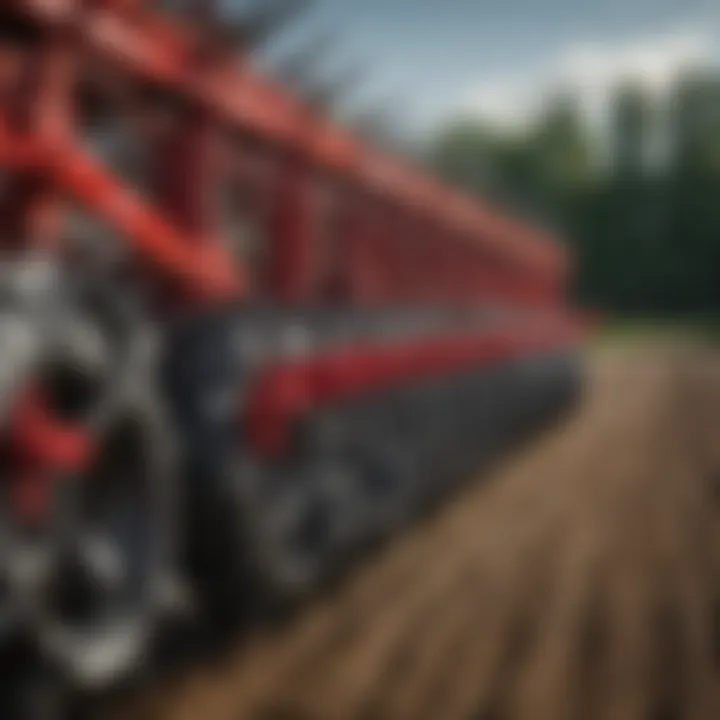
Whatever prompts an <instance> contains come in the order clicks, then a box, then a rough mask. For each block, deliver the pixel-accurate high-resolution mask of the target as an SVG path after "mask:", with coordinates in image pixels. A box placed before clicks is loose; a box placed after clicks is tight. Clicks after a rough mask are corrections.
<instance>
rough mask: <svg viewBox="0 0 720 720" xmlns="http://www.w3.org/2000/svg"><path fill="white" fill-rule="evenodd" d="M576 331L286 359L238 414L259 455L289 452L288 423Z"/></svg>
mask: <svg viewBox="0 0 720 720" xmlns="http://www.w3.org/2000/svg"><path fill="white" fill-rule="evenodd" d="M584 331H585V328H584V325H583V323H582V322H581V321H580V320H577V319H571V318H556V319H552V320H545V321H534V322H532V323H528V322H524V323H521V324H518V325H517V326H516V327H511V328H501V329H491V330H486V331H484V332H482V333H477V334H473V335H458V336H453V337H447V336H445V337H440V338H431V339H422V340H417V341H412V342H407V343H403V344H397V345H390V346H384V347H377V346H370V345H362V346H356V347H351V348H343V349H342V350H337V351H333V352H330V353H327V354H325V355H322V356H317V357H309V358H302V359H298V360H290V361H288V362H285V363H282V364H280V365H278V366H275V367H271V368H269V369H268V370H267V371H265V373H264V374H262V375H261V376H260V377H259V378H258V381H257V383H256V385H255V386H254V390H253V392H252V395H251V398H250V400H249V403H248V406H247V410H246V414H245V416H244V433H246V437H247V439H248V442H249V444H250V447H251V448H252V450H253V451H254V452H256V453H258V454H259V455H262V456H269V457H273V456H277V455H281V454H282V453H284V452H286V451H287V449H288V447H289V443H290V439H291V434H292V428H293V425H294V423H295V422H296V421H297V420H298V419H299V418H301V417H302V416H303V415H304V414H306V413H307V412H309V411H311V410H314V409H316V408H319V407H322V406H327V405H331V404H334V403H339V402H342V401H345V400H348V399H351V398H353V397H356V396H360V395H367V394H370V393H373V392H379V391H382V390H384V389H387V388H388V387H393V386H398V385H403V384H406V383H410V382H412V381H414V380H419V379H423V378H429V377H437V376H442V375H445V374H448V373H452V372H456V371H458V370H460V369H463V368H476V367H484V366H490V365H493V364H495V363H498V362H501V361H507V360H509V359H511V358H514V357H519V356H527V355H532V354H533V353H539V352H543V351H547V350H551V349H554V348H561V347H568V346H571V345H572V344H574V343H577V342H579V341H580V339H581V337H582V336H583V334H584Z"/></svg>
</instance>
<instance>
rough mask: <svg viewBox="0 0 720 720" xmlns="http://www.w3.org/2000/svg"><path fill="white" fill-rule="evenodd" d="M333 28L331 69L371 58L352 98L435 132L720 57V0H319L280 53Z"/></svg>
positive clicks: (654, 83)
mask: <svg viewBox="0 0 720 720" xmlns="http://www.w3.org/2000/svg"><path fill="white" fill-rule="evenodd" d="M326 31H330V32H331V33H334V32H337V34H338V43H337V49H335V50H333V51H332V52H331V53H329V54H328V58H327V61H326V66H327V68H328V69H329V74H332V72H333V71H334V70H335V68H337V69H338V71H341V70H342V68H344V67H347V66H351V65H353V64H355V63H359V64H360V65H361V66H364V67H365V68H366V76H365V80H364V81H363V84H362V87H361V88H358V89H356V90H355V91H354V92H353V93H352V96H353V97H352V99H351V100H348V102H349V103H350V105H351V106H352V105H358V106H362V105H366V106H370V107H372V106H373V105H374V104H376V103H377V104H379V105H383V104H384V105H389V106H390V110H391V112H393V113H395V114H397V116H398V118H399V119H400V120H401V122H402V123H403V124H404V125H406V126H407V127H411V128H415V129H420V130H423V131H424V130H427V129H432V128H434V127H436V126H437V125H438V124H440V123H442V122H443V121H444V120H445V119H447V118H449V117H453V116H457V115H458V114H460V113H471V114H477V115H480V116H483V117H488V118H490V119H492V120H495V121H499V122H502V123H516V122H518V121H521V120H522V118H523V117H526V116H527V115H528V114H529V113H532V112H533V111H534V110H535V108H536V107H537V105H538V103H539V102H540V101H541V99H542V97H544V96H546V95H547V94H548V93H550V92H552V91H553V90H555V89H557V88H560V87H570V88H572V89H574V90H576V91H577V92H578V93H579V94H580V96H581V98H582V99H583V101H584V102H585V103H586V104H587V105H588V106H592V105H593V104H595V105H597V104H599V103H602V100H603V97H604V94H605V92H606V91H607V88H608V87H610V86H612V85H613V84H614V83H616V82H617V81H618V80H619V79H621V78H623V77H625V76H628V75H629V76H632V77H635V78H639V79H640V80H641V81H643V82H645V83H646V84H648V85H649V86H650V87H651V88H652V89H654V90H656V91H658V92H662V89H663V88H664V87H666V86H667V84H668V83H669V82H670V80H671V79H672V77H673V76H675V75H676V74H677V72H678V71H679V70H681V69H682V68H684V67H686V66H687V65H692V64H697V63H706V62H718V61H720V0H317V2H316V7H315V9H314V11H313V12H312V13H309V14H308V15H307V16H306V19H305V20H304V21H303V22H300V23H298V24H297V25H295V26H294V27H293V28H292V29H291V30H290V31H289V32H287V33H286V35H285V36H284V37H283V38H282V39H281V41H280V43H279V44H278V45H277V47H275V48H274V53H276V54H277V55H282V54H283V52H285V51H289V50H290V49H292V48H293V47H297V45H299V44H300V45H301V44H303V43H307V42H308V41H310V42H312V40H313V39H314V38H316V37H319V36H321V35H323V34H324V33H325V32H326Z"/></svg>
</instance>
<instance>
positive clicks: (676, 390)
mask: <svg viewBox="0 0 720 720" xmlns="http://www.w3.org/2000/svg"><path fill="white" fill-rule="evenodd" d="M590 363H591V379H590V382H589V385H588V389H587V392H586V397H585V399H584V402H583V407H582V409H581V410H580V412H578V413H577V415H576V416H575V417H574V418H573V419H572V420H569V421H567V422H565V423H564V424H563V426H562V427H561V428H559V429H556V430H555V431H552V432H549V433H547V434H546V435H544V436H543V437H541V438H539V439H537V440H536V441H534V442H532V443H531V444H530V445H529V446H528V447H526V448H525V449H524V450H522V451H521V452H519V453H518V454H517V455H516V456H515V457H513V458H511V459H510V460H509V461H507V462H505V463H503V465H502V466H501V467H499V468H497V469H496V470H495V471H493V472H492V473H490V476H489V477H484V478H482V479H481V480H479V481H478V482H476V483H472V484H470V485H469V486H468V487H467V488H466V489H464V490H463V491H462V492H460V493H459V494H458V495H457V496H456V497H454V498H453V499H452V500H451V501H450V502H448V503H447V505H446V506H444V507H443V508H442V509H441V510H440V511H439V512H438V513H437V514H436V515H434V516H433V517H431V518H428V519H425V520H424V521H422V522H418V523H417V524H416V525H415V526H414V527H413V528H412V529H410V530H409V531H406V532H405V533H403V534H402V535H401V536H399V537H397V538H395V539H394V540H393V541H392V542H391V543H390V544H389V545H388V547H387V548H386V549H384V550H382V551H380V552H378V553H377V554H376V555H375V556H374V557H373V558H371V559H370V560H368V561H367V562H365V563H363V564H362V566H361V567H359V568H357V569H356V570H355V571H354V572H353V573H351V575H350V576H349V577H348V578H347V579H346V580H345V581H343V582H342V583H341V584H340V585H339V586H338V587H337V588H335V589H334V590H332V591H328V592H326V593H324V594H323V595H321V596H320V597H318V598H317V599H316V600H315V601H314V602H312V603H310V604H308V606H307V607H306V608H305V609H304V610H303V611H301V612H300V613H299V614H298V616H297V617H295V618H294V619H293V620H292V621H290V622H288V623H285V624H284V625H283V626H282V627H279V628H277V629H275V630H264V631H262V632H260V631H259V632H258V633H257V634H256V636H255V637H251V638H250V639H247V640H245V641H244V642H243V643H242V644H241V646H240V647H239V648H238V649H237V651H236V652H235V653H234V654H233V655H232V657H229V658H226V659H225V660H224V661H223V662H222V663H220V664H216V665H215V666H213V667H204V668H202V669H198V670H195V671H193V672H192V673H190V674H189V675H187V676H185V677H183V678H180V679H177V680H174V681H172V682H169V683H166V684H165V686H164V687H162V688H159V689H157V690H155V691H153V692H152V693H151V695H150V696H146V697H141V698H139V699H135V700H133V701H132V702H131V703H130V707H128V708H126V709H125V711H124V713H123V715H124V716H125V717H132V718H137V719H138V720H245V719H247V720H383V719H388V720H396V719H397V720H461V719H465V718H467V719H468V720H512V719H527V720H569V719H571V718H572V719H574V718H577V719H579V720H580V719H582V720H596V719H597V720H601V719H605V718H608V719H610V718H612V720H625V719H627V720H636V719H637V720H675V719H680V718H683V719H684V718H703V719H705V718H707V719H708V720H710V719H713V718H720V683H719V682H718V679H719V675H718V670H719V665H720V356H718V355H715V354H713V352H711V351H709V350H702V349H690V348H685V349H683V348H680V349H673V348H664V347H653V348H651V349H648V348H638V349H633V350H622V351H615V350H614V351H606V352H603V353H600V354H597V355H596V356H595V357H593V359H592V360H591V361H590Z"/></svg>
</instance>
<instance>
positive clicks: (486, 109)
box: [461, 27, 718, 126]
mask: <svg viewBox="0 0 720 720" xmlns="http://www.w3.org/2000/svg"><path fill="white" fill-rule="evenodd" d="M717 57H718V46H717V45H716V42H715V40H714V37H713V32H712V28H705V27H698V28H687V29H679V30H675V31H673V32H667V33H660V34H656V35H648V36H643V37H638V38H635V39H632V40H624V41H617V42H613V41H607V42H584V43H583V42H581V43H574V44H571V45H569V46H567V47H565V48H563V49H562V50H561V51H560V52H559V53H557V54H556V55H555V56H554V57H552V58H550V59H549V61H548V62H547V63H545V64H544V65H542V66H540V67H538V68H535V69H531V70H529V71H528V72H524V73H513V74H504V75H503V74H501V75H496V76H491V77H488V78H486V79H485V80H483V81H481V82H478V83H477V84H476V85H475V86H474V87H473V88H471V90H470V91H469V92H468V93H467V95H466V97H465V98H464V100H463V101H462V102H461V109H462V110H463V111H466V112H470V113H473V114H477V115H479V116H482V117H485V118H488V119H490V120H493V121H496V122H500V123H503V124H509V125H513V126H518V125H520V126H521V125H522V124H523V123H524V122H525V121H526V120H527V119H529V118H532V117H533V116H534V115H536V114H537V112H538V111H539V110H540V109H541V107H542V105H543V102H544V101H545V100H546V99H547V98H548V96H550V95H552V94H554V93H557V92H561V91H570V92H572V93H574V94H575V95H576V96H577V97H578V98H579V99H580V101H581V103H582V105H583V107H584V108H585V110H586V112H588V113H589V114H590V115H591V116H596V115H597V113H598V112H601V111H602V109H603V107H604V106H606V103H607V100H608V97H609V95H610V93H611V92H612V90H613V89H614V88H615V87H617V86H618V84H620V83H622V82H624V81H627V80H632V81H636V82H639V83H641V84H642V85H644V86H645V87H646V88H647V89H648V91H650V92H653V93H656V94H658V95H661V96H662V94H664V93H666V92H667V90H668V88H669V87H670V86H671V85H672V83H673V81H674V80H675V79H676V78H677V76H678V75H679V74H680V73H682V72H684V71H686V70H687V69H688V68H692V67H697V66H699V65H705V64H707V63H709V62H713V61H715V60H716V59H717Z"/></svg>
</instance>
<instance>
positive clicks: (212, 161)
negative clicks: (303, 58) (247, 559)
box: [0, 0, 579, 464]
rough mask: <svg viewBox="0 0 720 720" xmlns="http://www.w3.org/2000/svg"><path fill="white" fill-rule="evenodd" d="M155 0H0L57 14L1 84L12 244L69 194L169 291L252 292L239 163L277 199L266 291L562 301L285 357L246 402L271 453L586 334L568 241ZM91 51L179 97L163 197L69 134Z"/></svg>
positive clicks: (296, 300) (161, 160)
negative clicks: (376, 134) (420, 333)
mask: <svg viewBox="0 0 720 720" xmlns="http://www.w3.org/2000/svg"><path fill="white" fill-rule="evenodd" d="M143 5H144V3H143V0H94V1H93V2H91V1H89V0H88V1H82V0H4V3H3V7H2V11H3V12H9V11H12V12H14V13H16V14H18V15H19V16H21V17H23V18H26V19H28V20H30V21H32V22H34V23H35V24H38V25H41V26H42V27H43V28H44V31H45V33H44V39H43V42H42V43H41V44H40V46H39V50H37V52H30V53H26V57H25V58H24V63H25V65H24V67H23V71H24V73H25V74H26V77H25V78H24V83H23V86H22V91H23V92H22V93H21V94H20V95H19V96H16V97H9V98H5V97H0V99H1V100H2V102H3V106H2V107H0V166H3V167H7V168H11V169H12V170H13V171H14V184H13V186H12V188H11V192H10V195H9V205H8V206H6V207H5V208H4V209H2V211H1V212H0V219H2V221H3V222H4V223H5V225H4V227H2V237H3V241H4V242H8V240H9V239H15V240H18V241H20V242H27V243H31V244H38V243H40V244H49V243H52V242H53V241H54V240H57V238H58V236H59V235H60V228H59V223H60V219H61V212H60V200H61V197H62V196H65V195H69V196H71V197H72V198H74V199H75V200H77V201H79V202H80V203H81V204H82V205H83V206H84V207H85V208H86V209H87V210H89V211H91V212H94V213H97V214H98V215H100V216H101V217H102V218H103V219H104V220H106V221H108V222H109V223H110V224H111V225H112V226H113V228H114V229H115V230H118V231H120V232H121V233H123V235H124V236H125V238H126V240H127V242H128V243H129V245H130V247H131V249H132V250H133V251H134V256H135V258H136V259H137V260H138V261H139V262H140V263H141V264H142V265H144V266H148V267H149V268H150V269H151V270H152V271H153V273H154V275H153V277H154V279H155V280H156V281H157V284H158V285H159V286H160V287H162V288H163V290H164V291H165V293H166V295H168V296H170V297H171V298H172V300H173V302H175V303H177V302H178V301H180V302H185V303H191V304H192V305H197V303H199V302H201V301H204V302H215V303H217V302H225V301H228V300H230V299H233V298H240V297H247V292H248V290H247V287H248V284H247V282H246V279H245V277H244V273H245V270H246V268H244V267H243V266H242V264H241V263H238V262H236V261H235V259H234V258H233V257H232V255H231V253H229V252H227V251H226V249H225V248H224V247H223V244H224V240H226V238H223V237H222V228H221V227H220V222H219V213H218V207H217V205H218V196H219V193H220V189H221V186H222V184H223V183H224V182H227V181H228V178H229V176H230V175H231V174H232V172H236V173H240V174H242V173H246V175H247V177H246V178H245V180H246V181H247V182H249V183H251V184H252V183H254V184H255V185H256V188H255V189H256V190H258V192H260V193H262V194H264V195H265V196H266V197H269V198H270V199H271V200H272V213H271V214H272V218H271V221H270V227H269V228H268V230H269V236H270V243H269V244H270V253H269V265H268V267H267V268H266V273H267V277H266V278H264V283H265V287H264V288H263V290H264V291H266V292H267V294H269V295H270V296H271V297H272V298H274V299H275V300H278V301H280V302H283V303H287V304H293V305H297V304H312V303H318V302H323V301H324V302H327V301H328V300H334V301H342V302H346V303H349V304H367V303H379V304H383V303H388V304H389V303H394V302H410V303H415V304H440V303H442V304H446V305H460V306H463V305H477V304H479V303H489V304H495V305H517V306H521V307H524V308H526V309H542V310H544V311H546V310H548V309H550V310H551V311H552V312H554V314H555V315H556V316H558V317H556V318H555V320H553V321H552V322H548V321H547V320H545V321H543V322H542V323H540V324H537V323H523V324H520V325H517V326H514V327H513V328H511V329H508V330H497V331H491V332H485V333H481V334H479V335H475V336H470V337H469V336H463V337H442V338H433V339H429V340H423V341H421V342H413V343H403V344H397V343H395V344H392V345H391V346H390V347H384V348H378V347H369V346H355V347H347V348H344V349H343V350H342V351H337V352H332V353H328V354H325V355H323V356H321V357H313V358H309V359H306V360H298V361H295V362H290V363H287V364H284V365H282V366H279V367H275V368H272V369H269V370H268V371H267V372H266V373H265V374H264V375H263V377H262V378H260V380H259V383H258V385H257V387H256V388H255V389H254V391H253V396H252V400H251V404H250V409H249V411H248V414H247V416H246V420H247V432H248V439H249V441H250V443H251V445H252V446H253V447H254V448H255V449H256V450H257V451H258V452H267V453H274V452H278V451H281V450H282V448H283V447H284V446H285V445H286V443H287V441H288V437H289V433H290V430H291V425H292V422H293V420H294V419H295V418H296V417H297V416H298V414H300V413H302V412H304V411H307V410H309V409H312V408H315V407H318V406H322V405H325V404H328V403H334V402H341V401H342V400H344V399H346V398H348V397H350V396H352V395H354V394H358V393H366V392H374V391H377V390H379V389H381V388H383V387H387V386H389V385H396V384H401V383H403V382H407V381H409V380H411V379H417V378H422V377H430V376H434V375H440V374H443V373H448V372H452V371H454V370H458V369H460V368H464V367H469V366H482V365H483V364H487V363H491V362H495V361H500V360H503V359H507V358H510V357H513V356H515V355H517V354H523V353H531V352H539V351H541V350H543V349H549V348H552V347H556V346H560V345H567V344H569V343H572V342H574V341H575V339H576V338H577V335H578V332H579V330H578V324H577V323H576V322H575V321H573V320H568V319H567V318H565V319H563V318H562V316H563V314H564V313H563V311H562V307H561V301H562V290H563V285H564V282H565V278H566V276H567V273H568V271H569V259H568V256H567V253H566V252H565V251H564V249H563V248H562V247H561V246H560V245H558V244H557V243H556V242H555V241H554V240H553V239H552V238H550V237H548V236H547V235H546V234H544V233H541V232H538V231H535V230H532V229H530V228H528V227H526V226H524V225H521V224H520V223H518V222H516V221H514V220H512V219H510V218H508V217H506V216H504V215H503V214H501V213H500V212H498V211H497V210H495V209H493V208H490V207H489V206H487V205H484V204H482V203H479V202H477V201H474V200H469V199H468V198H465V197H463V196H461V195H459V194H457V193H454V192H451V191H449V190H448V189H446V188H444V187H442V186H441V185H440V184H439V183H437V182H435V181H433V180H431V179H430V178H428V177H426V176H425V175H423V174H422V173H420V172H418V171H417V170H416V169H414V168H412V167H410V166H409V165H408V164H407V163H404V162H401V161H399V160H397V159H395V158H392V157H389V156H388V155H386V154H384V153H381V152H379V151H377V150H374V149H372V148H369V147H367V146H365V145H363V144H361V143H360V142H359V141H358V140H356V139H355V138H353V137H352V136H351V135H349V134H348V133H347V132H345V131H343V130H342V129H340V128H338V127H336V126H334V125H333V124H332V123H330V122H329V121H328V120H327V119H325V118H323V117H320V116H319V115H317V114H315V113H313V112H311V111H309V110H308V109H307V108H306V107H304V106H303V105H302V103H300V102H299V101H297V99H295V98H293V97H292V96H291V95H290V94H289V93H288V92H287V91H285V90H283V89H281V88H280V87H278V86H277V85H276V84H274V83H273V82H271V81H269V80H267V79H264V78H262V77H260V76H259V75H257V74H256V73H255V72H254V71H253V70H252V69H251V68H249V67H248V64H247V62H245V61H243V62H242V63H240V65H239V66H238V65H237V64H235V65H234V64H232V62H231V60H230V58H229V57H227V55H226V54H224V53H223V52H221V51H220V50H218V49H216V48H213V47H212V38H206V37H203V35H202V33H201V32H200V31H196V29H194V28H192V27H190V26H189V25H188V24H183V23H181V22H179V21H177V20H173V19H170V18H167V17H164V16H163V15H161V14H159V13H156V12H152V11H149V10H147V9H146V8H144V7H143ZM87 58H90V59H91V60H92V61H93V62H94V61H96V60H97V61H98V62H101V63H105V64H107V65H109V66H112V67H114V68H117V69H119V70H120V71H121V72H123V73H125V74H129V75H131V76H133V77H134V78H135V79H136V80H138V81H142V82H144V83H152V84H155V85H156V86H158V87H160V88H162V89H164V90H165V91H169V92H171V93H172V94H173V95H174V96H177V97H179V98H182V100H183V102H182V103H181V105H182V109H180V110H178V112H177V113H176V115H175V117H174V120H173V129H172V130H171V131H170V132H169V133H168V135H167V137H166V138H165V141H166V142H164V143H163V147H157V148H155V152H156V153H157V157H156V158H155V160H156V161H157V165H158V166H160V167H162V169H163V174H162V175H159V176H158V177H156V178H154V179H153V180H154V186H153V192H152V198H151V199H150V200H149V201H146V200H145V199H143V198H142V197H141V196H140V195H139V194H137V193H136V192H133V191H132V190H130V189H128V188H127V187H126V186H125V183H123V182H122V181H121V180H120V179H118V178H117V177H115V176H114V175H113V173H111V172H109V171H107V170H106V169H105V168H104V167H103V166H102V165H101V163H100V162H99V161H97V160H96V159H95V158H94V157H93V156H92V155H90V154H89V153H88V152H87V151H86V150H84V149H83V148H82V147H81V145H80V140H79V139H77V138H74V137H73V125H74V121H75V118H73V111H74V110H73V101H72V98H73V93H74V92H75V91H76V90H77V88H75V87H74V84H75V83H76V82H77V79H78V77H79V76H80V73H81V70H82V68H81V67H79V65H80V61H81V59H82V60H86V59H87ZM221 132H226V133H234V134H235V135H241V136H242V137H243V139H244V141H245V144H247V142H248V141H251V142H253V143H254V144H255V146H256V148H257V150H256V152H257V153H259V154H261V155H262V162H261V163H259V164H260V165H262V166H263V167H262V172H261V171H260V170H257V169H256V170H255V171H253V169H252V167H250V168H242V167H241V169H240V170H238V167H239V166H242V163H243V158H242V157H241V151H240V150H238V151H237V155H238V157H233V158H229V159H228V158H221V157H220V153H221V150H220V148H219V142H220V140H219V138H220V134H221ZM236 144H237V145H238V146H242V145H243V143H236ZM233 165H234V166H235V167H234V168H233V167H230V168H229V167H228V166H233ZM268 168H269V170H268ZM260 176H262V177H260ZM322 184H328V185H331V186H334V189H335V191H336V199H335V207H334V210H333V212H334V213H336V214H337V215H338V217H340V218H341V221H340V222H339V229H338V230H336V232H337V233H340V234H341V238H340V240H342V243H340V242H339V240H338V238H337V237H329V238H325V241H326V244H324V243H323V242H319V241H318V237H319V236H324V235H325V233H326V231H327V228H325V229H324V230H323V231H322V232H318V224H319V223H322V222H326V219H325V218H323V216H322V211H320V210H319V209H318V199H317V194H318V188H319V187H320V186H321V185H322ZM6 200H7V198H6ZM255 272H257V270H255ZM253 280H254V281H255V284H258V278H257V277H255V278H253ZM39 417H40V416H38V415H34V416H31V419H32V418H34V419H32V422H30V423H29V425H33V423H35V424H37V426H38V428H39V430H38V432H39V433H40V434H39V437H41V439H43V442H42V443H40V445H43V447H45V446H47V447H45V449H44V450H42V452H40V451H38V453H39V455H43V454H45V455H47V454H48V453H49V454H50V455H53V452H52V447H50V446H52V445H53V442H54V440H53V438H54V437H55V436H57V435H58V434H57V433H54V432H49V431H48V432H44V431H43V432H40V431H41V430H43V427H44V430H45V431H47V430H48V427H47V426H43V423H42V422H41V421H40V420H41V418H40V420H39V419H38V418H39ZM27 424H28V423H25V425H27ZM51 429H52V428H51ZM60 435H62V433H60ZM23 442H24V441H23ZM48 447H50V449H49V450H48ZM36 449H37V448H36ZM56 459H57V458H56ZM62 460H63V459H62V458H60V459H59V461H62ZM61 464H62V462H61Z"/></svg>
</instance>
